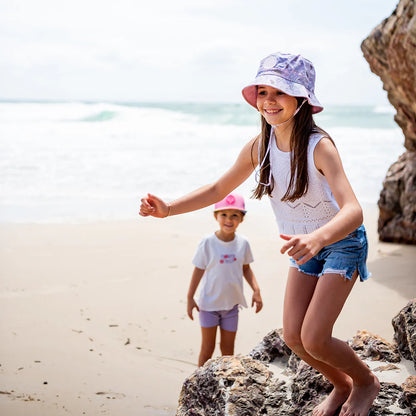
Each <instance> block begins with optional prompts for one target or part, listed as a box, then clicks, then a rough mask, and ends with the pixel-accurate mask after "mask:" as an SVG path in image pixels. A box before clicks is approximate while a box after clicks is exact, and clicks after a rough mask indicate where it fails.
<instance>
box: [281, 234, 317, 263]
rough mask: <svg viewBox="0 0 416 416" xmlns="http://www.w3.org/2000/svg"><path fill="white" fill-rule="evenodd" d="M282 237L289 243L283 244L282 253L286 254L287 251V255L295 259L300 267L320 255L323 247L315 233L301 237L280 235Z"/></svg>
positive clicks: (300, 235) (301, 235)
mask: <svg viewBox="0 0 416 416" xmlns="http://www.w3.org/2000/svg"><path fill="white" fill-rule="evenodd" d="M280 237H281V238H283V240H286V241H287V243H285V244H283V246H282V248H281V249H280V252H281V253H282V254H284V253H286V251H287V254H288V255H289V256H291V257H293V260H295V261H296V264H299V265H301V264H304V263H306V262H307V261H308V260H310V259H311V258H312V257H313V256H315V255H316V254H318V252H319V250H321V248H322V247H323V246H322V244H321V243H320V241H319V240H318V238H316V237H315V236H314V235H313V233H311V234H299V235H285V234H280ZM288 250H289V251H288Z"/></svg>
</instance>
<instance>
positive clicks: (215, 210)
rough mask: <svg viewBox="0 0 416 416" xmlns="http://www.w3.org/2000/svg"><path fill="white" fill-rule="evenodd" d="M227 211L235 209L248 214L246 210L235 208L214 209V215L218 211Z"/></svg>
mask: <svg viewBox="0 0 416 416" xmlns="http://www.w3.org/2000/svg"><path fill="white" fill-rule="evenodd" d="M226 209H235V210H236V211H240V212H242V213H243V214H247V211H245V210H244V209H240V208H235V207H222V208H217V209H214V213H215V212H218V211H225V210H226Z"/></svg>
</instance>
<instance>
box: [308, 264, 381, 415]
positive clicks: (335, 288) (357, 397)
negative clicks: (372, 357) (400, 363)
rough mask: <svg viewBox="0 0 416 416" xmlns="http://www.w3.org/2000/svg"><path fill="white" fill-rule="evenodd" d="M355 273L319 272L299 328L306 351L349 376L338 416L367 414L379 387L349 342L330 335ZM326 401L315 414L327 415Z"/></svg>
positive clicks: (353, 281) (349, 290) (352, 283)
mask: <svg viewBox="0 0 416 416" xmlns="http://www.w3.org/2000/svg"><path fill="white" fill-rule="evenodd" d="M357 275H358V274H357V272H356V273H354V275H353V277H352V279H351V280H348V279H345V278H343V277H342V276H340V275H339V274H329V273H328V274H325V275H323V276H321V277H320V278H319V280H318V283H317V285H316V289H315V291H314V294H313V296H312V299H311V302H310V304H309V307H308V310H307V313H306V315H305V319H304V321H303V325H302V331H301V339H302V344H303V346H304V348H305V350H306V351H307V352H308V354H309V355H311V356H312V357H313V358H315V359H316V360H319V361H322V362H324V363H326V364H327V365H329V366H331V367H333V368H335V369H337V370H338V371H341V372H342V373H344V374H347V375H348V376H349V377H351V379H352V383H353V384H352V391H351V394H350V395H349V397H348V399H347V401H346V402H345V403H344V405H343V406H342V409H341V412H340V416H367V414H368V412H369V410H370V408H371V405H372V403H373V401H374V399H375V398H376V397H377V394H378V392H379V390H380V383H379V381H378V379H377V378H376V377H375V376H374V374H373V373H372V372H371V371H370V369H369V368H368V367H367V365H366V364H365V363H363V362H362V361H361V360H360V358H359V357H358V356H357V355H356V354H355V352H354V351H353V350H352V349H351V348H350V347H349V345H348V344H347V343H346V342H343V341H340V340H339V339H336V338H334V337H332V328H333V326H334V323H335V321H336V319H337V318H338V315H339V314H340V312H341V310H342V308H343V306H344V303H345V301H346V299H347V297H348V295H349V293H350V292H351V289H352V287H353V285H354V283H355V281H356V280H357ZM334 386H335V385H334ZM334 390H336V389H334ZM330 396H331V395H330ZM330 396H329V398H330ZM327 404H328V403H326V404H325V405H321V408H320V409H319V411H320V412H319V411H318V410H317V412H316V413H315V414H316V415H319V416H321V415H322V416H324V415H325V416H326V415H328V416H329V414H330V413H328V410H327V409H328V407H327ZM318 407H319V406H318Z"/></svg>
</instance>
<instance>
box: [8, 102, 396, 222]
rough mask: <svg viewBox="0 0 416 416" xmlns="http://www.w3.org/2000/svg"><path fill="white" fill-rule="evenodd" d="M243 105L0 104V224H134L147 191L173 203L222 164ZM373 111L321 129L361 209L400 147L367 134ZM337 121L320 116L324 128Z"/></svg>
mask: <svg viewBox="0 0 416 416" xmlns="http://www.w3.org/2000/svg"><path fill="white" fill-rule="evenodd" d="M245 108H246V107H239V106H238V105H229V106H227V105H219V106H214V105H212V104H210V105H203V104H198V105H192V104H187V105H186V104H172V105H170V106H169V105H165V106H157V105H154V104H153V105H147V106H146V105H138V106H133V105H121V104H108V103H91V104H88V103H0V193H1V197H0V221H72V220H79V219H93V220H94V219H117V218H134V217H136V215H137V208H138V199H139V197H140V196H142V195H145V194H146V192H153V193H155V194H157V195H160V196H162V197H164V198H166V199H172V198H175V197H177V196H179V195H181V194H183V193H184V192H188V191H190V190H192V189H194V188H196V187H199V186H201V185H203V184H205V183H208V182H210V181H213V180H215V179H216V178H217V177H218V176H219V175H220V174H222V173H223V172H224V171H225V170H226V169H227V168H228V167H230V166H231V164H232V163H233V162H234V160H235V159H236V157H237V155H238V153H239V151H240V149H241V147H242V146H243V145H244V144H245V143H246V142H247V141H248V140H249V139H250V138H252V137H253V136H254V135H255V134H257V131H258V121H257V118H258V116H257V114H256V113H255V112H253V111H252V110H250V109H249V110H244V109H245ZM372 110H373V109H369V110H368V111H367V113H366V114H364V115H363V117H362V120H361V121H359V122H358V124H359V127H357V126H354V125H353V126H351V120H353V119H354V120H355V119H356V118H357V117H358V116H357V114H360V112H359V111H358V112H357V111H355V112H354V114H353V115H351V119H350V122H349V123H348V127H331V128H329V129H328V131H329V133H330V134H331V135H332V136H333V138H334V139H335V141H336V143H337V146H338V148H339V150H340V152H341V155H342V159H343V161H344V165H345V169H346V171H347V174H348V176H349V178H350V180H351V183H352V185H353V187H354V188H355V190H356V193H357V195H358V197H359V198H360V200H361V201H363V202H376V201H377V198H378V193H379V190H380V188H381V183H382V180H383V178H384V176H385V173H386V170H387V168H388V167H389V166H390V164H391V163H393V162H394V161H395V160H396V159H397V157H398V155H399V154H400V153H401V152H402V151H403V150H404V149H403V147H402V143H403V138H402V134H401V131H400V130H399V129H398V128H395V127H394V125H393V126H391V125H389V124H388V123H387V128H384V127H383V128H375V127H374V125H379V124H380V123H384V121H383V120H384V119H381V118H380V117H381V116H382V115H380V114H376V115H374V114H375V113H374V112H373V111H372ZM244 111H246V112H244ZM349 111H350V112H351V109H349ZM339 114H345V112H343V111H342V110H339V109H337V111H335V112H332V113H331V111H328V113H327V121H328V124H329V125H330V126H336V125H337V120H340V119H339ZM351 114H352V113H351ZM372 114H373V117H378V118H373V119H371V117H372ZM384 116H387V117H389V116H388V115H384ZM353 117H354V118H353ZM366 120H367V121H366ZM324 121H325V119H322V126H323V127H324V128H325V127H326V123H325V122H324ZM366 122H367V123H368V124H369V126H370V127H368V128H366V127H365V123H366ZM340 124H343V123H340ZM363 126H364V127H363ZM253 187H254V179H253V178H250V179H249V180H248V181H247V183H245V184H244V185H243V186H242V188H241V189H240V192H242V193H243V194H244V195H245V196H247V197H248V196H249V194H250V190H251V189H252V188H253Z"/></svg>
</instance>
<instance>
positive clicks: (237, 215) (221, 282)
mask: <svg viewBox="0 0 416 416" xmlns="http://www.w3.org/2000/svg"><path fill="white" fill-rule="evenodd" d="M245 214H246V211H245V204H244V199H243V197H242V196H241V195H238V194H235V193H232V194H230V195H228V196H227V197H226V198H224V199H223V200H222V201H220V202H218V203H216V204H215V207H214V216H215V219H216V220H217V222H218V225H219V227H220V228H219V230H217V231H216V232H215V233H214V234H212V235H209V236H207V237H205V238H203V239H202V241H201V242H200V243H199V246H198V249H197V251H196V253H195V256H194V258H193V261H192V263H193V264H194V266H195V268H194V271H193V273H192V279H191V283H190V285H189V290H188V302H187V311H188V316H189V317H190V318H191V319H193V316H192V311H193V309H194V308H196V309H197V310H198V312H199V322H200V324H201V335H202V342H201V351H200V353H199V359H198V365H199V366H202V365H203V364H204V363H205V362H206V361H207V360H208V359H210V358H211V357H212V354H213V353H214V350H215V339H216V336H217V327H220V334H221V340H220V349H221V353H222V355H233V354H234V342H235V336H236V333H237V326H238V312H239V307H240V306H242V307H247V302H246V300H245V297H244V292H243V276H244V278H245V279H246V280H247V283H248V284H249V285H250V287H251V288H252V289H253V297H252V302H251V306H254V305H256V313H257V312H259V311H260V310H261V308H262V307H263V302H262V299H261V295H260V289H259V285H258V283H257V280H256V277H255V276H254V273H253V271H252V269H251V267H250V263H251V262H252V261H253V255H252V253H251V248H250V244H249V243H248V241H247V239H246V238H244V237H243V236H241V235H239V234H236V230H237V228H238V226H239V225H240V224H241V222H242V221H243V219H244V215H245ZM200 283H201V290H200V294H199V300H198V303H197V302H196V301H195V300H194V295H195V292H196V289H197V287H198V286H199V284H200Z"/></svg>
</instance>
